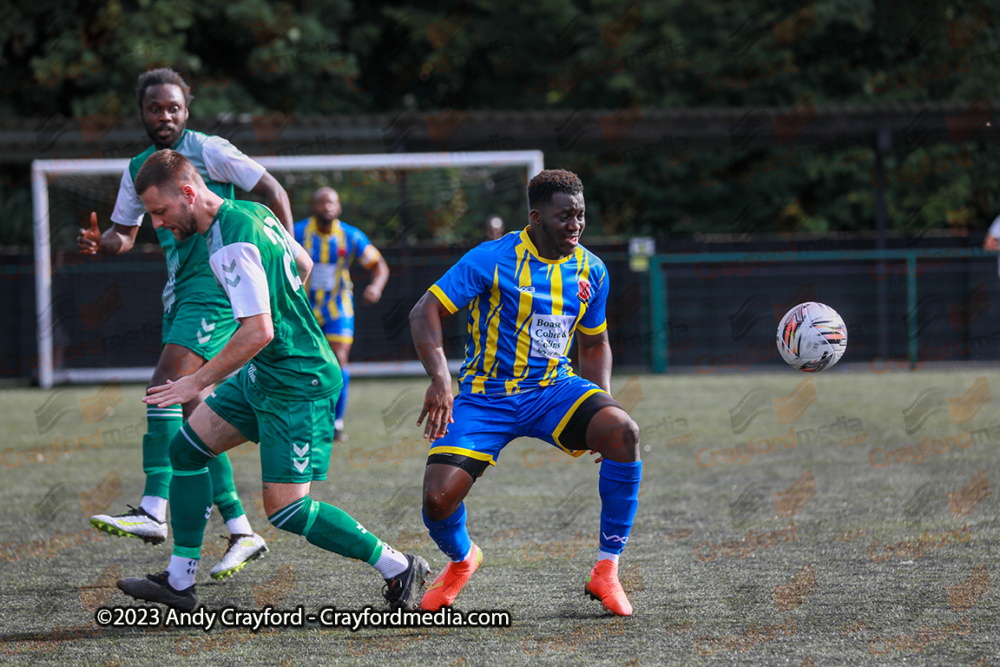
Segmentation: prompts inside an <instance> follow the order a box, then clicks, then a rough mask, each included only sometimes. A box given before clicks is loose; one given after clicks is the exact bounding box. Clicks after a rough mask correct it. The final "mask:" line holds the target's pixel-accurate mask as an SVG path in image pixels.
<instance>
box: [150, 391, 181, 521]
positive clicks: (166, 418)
mask: <svg viewBox="0 0 1000 667" xmlns="http://www.w3.org/2000/svg"><path fill="white" fill-rule="evenodd" d="M183 423H184V412H183V410H182V409H181V406H179V405H171V406H170V407H169V408H158V407H156V406H155V405H147V406H146V435H144V436H142V470H143V472H145V473H146V488H145V490H144V491H143V492H142V495H144V496H156V497H159V498H168V497H169V495H170V473H171V468H170V441H171V440H173V438H174V435H176V434H177V430H178V429H179V428H180V427H181V424H183ZM143 509H145V510H146V511H147V512H149V513H150V514H153V512H151V511H150V510H149V508H148V507H143ZM154 516H157V515H154ZM157 518H159V519H160V520H161V521H162V520H163V517H162V516H158V517H157Z"/></svg>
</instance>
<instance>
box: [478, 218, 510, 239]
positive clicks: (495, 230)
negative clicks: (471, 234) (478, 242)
mask: <svg viewBox="0 0 1000 667" xmlns="http://www.w3.org/2000/svg"><path fill="white" fill-rule="evenodd" d="M506 233H507V231H506V229H505V228H504V224H503V218H501V217H500V216H499V215H491V216H489V217H488V218H486V222H484V223H483V240H484V241H496V240H497V239H498V238H500V237H501V236H503V235H504V234H506Z"/></svg>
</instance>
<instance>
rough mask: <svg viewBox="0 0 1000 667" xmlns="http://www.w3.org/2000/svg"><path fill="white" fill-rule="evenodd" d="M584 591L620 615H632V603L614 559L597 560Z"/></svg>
mask: <svg viewBox="0 0 1000 667" xmlns="http://www.w3.org/2000/svg"><path fill="white" fill-rule="evenodd" d="M583 592H584V593H586V594H587V595H589V596H590V597H591V598H592V599H594V600H600V601H601V604H603V605H604V608H605V609H607V610H608V611H610V612H612V613H615V614H617V615H618V616H631V615H632V605H631V604H629V601H628V598H627V597H625V591H623V590H622V585H621V583H620V582H619V581H618V563H616V562H614V561H612V560H599V561H597V565H595V566H594V569H593V570H591V571H590V577H588V578H587V585H586V586H584V587H583Z"/></svg>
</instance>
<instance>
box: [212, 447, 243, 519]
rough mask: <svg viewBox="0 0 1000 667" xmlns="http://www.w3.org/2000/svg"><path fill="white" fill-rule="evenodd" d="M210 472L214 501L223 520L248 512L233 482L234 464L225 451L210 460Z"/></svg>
mask: <svg viewBox="0 0 1000 667" xmlns="http://www.w3.org/2000/svg"><path fill="white" fill-rule="evenodd" d="M208 472H209V474H210V475H211V476H212V494H213V495H212V501H213V502H214V503H215V504H216V505H217V506H218V508H219V512H220V513H221V514H222V520H223V521H229V520H230V519H235V518H236V517H238V516H243V515H244V514H246V512H245V511H244V510H243V503H241V502H240V497H239V495H238V494H237V493H236V483H235V482H233V466H232V464H231V463H230V462H229V457H228V456H227V455H226V453H225V452H223V453H222V454H219V455H218V456H217V457H215V458H214V459H212V460H211V461H209V462H208Z"/></svg>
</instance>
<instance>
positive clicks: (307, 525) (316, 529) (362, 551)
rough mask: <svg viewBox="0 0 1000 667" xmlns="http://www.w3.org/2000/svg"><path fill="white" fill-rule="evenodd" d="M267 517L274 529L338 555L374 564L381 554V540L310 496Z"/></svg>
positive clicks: (346, 515) (349, 516) (340, 511)
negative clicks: (291, 534)
mask: <svg viewBox="0 0 1000 667" xmlns="http://www.w3.org/2000/svg"><path fill="white" fill-rule="evenodd" d="M267 518H268V520H269V521H270V522H271V523H272V524H274V526H275V527H276V528H281V529H282V530H287V531H288V532H290V533H295V534H296V535H305V538H306V539H307V540H308V541H309V542H310V543H312V544H315V545H316V546H318V547H319V548H320V549H326V550H327V551H332V552H334V553H337V554H340V555H341V556H347V557H348V558H356V559H358V560H362V561H364V562H366V563H368V564H369V565H374V564H375V563H376V562H378V558H379V556H381V555H382V540H380V539H378V538H377V537H375V536H374V535H372V534H371V533H369V532H368V531H367V530H365V528H364V527H363V526H362V525H361V524H360V523H358V522H357V521H356V520H355V519H354V517H352V516H351V515H350V514H348V513H347V512H345V511H344V510H342V509H339V508H337V507H334V506H333V505H329V504H327V503H321V502H317V501H315V500H313V499H312V498H310V497H309V496H305V497H304V498H300V499H299V500H296V501H295V502H293V503H292V504H290V505H288V506H286V507H283V508H281V509H280V510H278V511H277V512H275V513H274V514H272V515H271V516H269V517H267Z"/></svg>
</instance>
